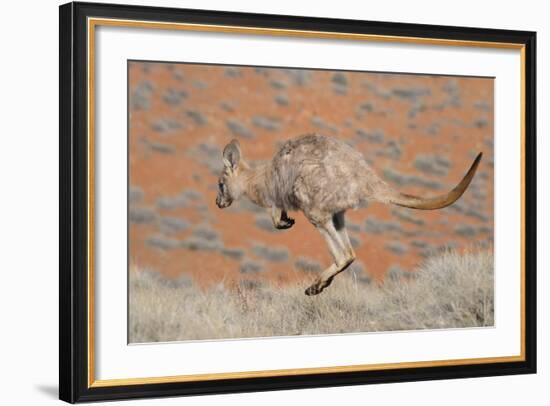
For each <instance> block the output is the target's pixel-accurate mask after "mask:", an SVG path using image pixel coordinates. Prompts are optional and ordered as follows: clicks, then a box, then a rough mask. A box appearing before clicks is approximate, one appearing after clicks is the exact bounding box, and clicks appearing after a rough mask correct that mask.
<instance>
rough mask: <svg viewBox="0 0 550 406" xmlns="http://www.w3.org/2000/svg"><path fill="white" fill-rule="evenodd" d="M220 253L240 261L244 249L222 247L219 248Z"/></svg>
mask: <svg viewBox="0 0 550 406" xmlns="http://www.w3.org/2000/svg"><path fill="white" fill-rule="evenodd" d="M221 253H222V255H225V256H226V257H228V258H231V259H235V260H237V261H240V260H241V259H242V258H243V257H244V254H245V252H244V250H243V249H241V248H223V249H222V250H221Z"/></svg>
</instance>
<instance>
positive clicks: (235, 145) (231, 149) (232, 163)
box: [223, 140, 241, 169]
mask: <svg viewBox="0 0 550 406" xmlns="http://www.w3.org/2000/svg"><path fill="white" fill-rule="evenodd" d="M240 160H241V146H240V145H239V141H237V140H232V141H231V142H230V143H229V144H227V145H226V146H225V148H224V149H223V164H224V165H225V166H226V167H228V168H231V169H235V168H237V165H238V164H239V161H240Z"/></svg>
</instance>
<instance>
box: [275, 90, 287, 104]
mask: <svg viewBox="0 0 550 406" xmlns="http://www.w3.org/2000/svg"><path fill="white" fill-rule="evenodd" d="M275 102H276V103H277V104H278V105H279V106H288V105H289V104H290V100H289V98H288V96H287V95H286V94H282V93H280V94H278V95H276V96H275Z"/></svg>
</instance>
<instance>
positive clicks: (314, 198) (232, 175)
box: [216, 134, 481, 295]
mask: <svg viewBox="0 0 550 406" xmlns="http://www.w3.org/2000/svg"><path fill="white" fill-rule="evenodd" d="M480 159H481V154H479V155H478V157H477V158H476V160H475V161H474V163H473V164H472V166H471V168H470V170H469V171H468V173H467V174H466V175H465V177H464V178H463V179H462V181H461V182H460V183H459V184H458V185H457V186H456V187H455V188H454V189H453V190H452V191H451V192H449V193H448V194H446V195H442V196H437V197H434V198H420V197H416V196H411V195H406V194H402V193H400V192H398V191H396V190H394V189H392V188H391V187H390V186H389V185H388V184H387V183H386V182H384V181H383V180H382V179H380V178H379V177H378V176H377V175H376V174H375V173H374V171H373V170H372V169H371V167H370V166H369V165H368V163H367V162H366V160H365V159H364V157H363V155H362V154H360V153H359V152H357V151H356V150H354V149H353V148H352V147H351V146H349V145H348V144H346V143H345V142H343V141H341V140H338V139H336V138H331V137H326V136H322V135H317V134H309V135H304V136H301V137H298V138H294V139H291V140H288V141H286V142H285V143H284V144H283V145H282V146H281V148H280V149H279V151H278V152H277V153H276V154H275V156H274V157H273V159H272V160H271V161H268V162H263V163H260V164H258V165H256V166H255V167H254V168H252V167H251V166H250V165H248V163H247V162H246V161H244V159H243V158H242V154H241V150H240V146H239V143H238V141H237V140H233V141H231V142H230V143H229V144H228V145H227V146H226V147H225V149H224V151H223V161H224V170H223V172H222V175H221V176H220V179H219V190H218V196H217V198H216V203H217V205H218V207H220V208H224V207H228V206H229V205H231V203H232V202H233V201H234V200H237V199H239V198H240V197H241V196H242V195H245V196H247V197H248V198H249V199H250V200H251V201H252V202H254V203H255V204H257V205H259V206H261V207H265V208H266V209H268V210H269V212H270V215H271V218H272V220H273V225H274V226H275V227H276V228H279V229H285V228H290V227H292V225H293V224H294V220H293V219H291V218H289V217H288V215H287V212H288V211H296V210H301V211H302V212H303V213H304V215H305V216H306V218H307V219H308V220H309V221H310V222H311V223H312V224H313V225H314V226H315V227H317V229H318V230H319V231H320V232H321V234H322V235H323V236H324V237H325V239H326V241H327V245H328V247H329V250H330V252H331V254H332V256H333V259H334V263H333V264H332V265H331V266H329V267H328V268H327V269H325V270H324V271H323V272H322V273H321V275H320V276H319V277H318V278H317V280H316V281H315V283H314V284H313V285H311V286H310V287H309V288H308V289H307V290H306V294H307V295H315V294H318V293H320V292H321V291H322V290H323V289H324V288H325V287H327V286H328V285H330V283H331V282H332V279H333V278H334V276H336V274H338V273H339V272H342V271H343V270H345V269H346V268H347V267H348V266H349V265H350V264H351V263H352V262H353V260H354V259H355V253H354V252H353V248H352V246H351V243H350V240H349V237H348V235H347V232H346V228H345V219H344V214H345V211H346V210H348V209H356V208H360V207H363V206H365V205H366V203H367V202H369V201H378V202H382V203H392V204H396V205H400V206H405V207H411V208H416V209H438V208H441V207H445V206H448V205H450V204H452V203H453V202H454V201H456V200H457V199H458V198H459V197H460V196H461V195H462V193H463V192H464V191H465V190H466V188H467V187H468V185H469V183H470V181H471V179H472V177H473V176H474V174H475V171H476V169H477V166H478V164H479V160H480Z"/></svg>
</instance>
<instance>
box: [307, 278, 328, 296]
mask: <svg viewBox="0 0 550 406" xmlns="http://www.w3.org/2000/svg"><path fill="white" fill-rule="evenodd" d="M332 279H333V278H329V279H327V280H318V281H316V282H315V283H314V284H313V285H311V286H310V287H309V288H307V289H306V290H305V292H304V293H305V294H306V295H307V296H315V295H318V294H319V293H321V292H322V291H323V290H324V289H325V288H326V287H328V286H329V285H330V284H331V283H332Z"/></svg>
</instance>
